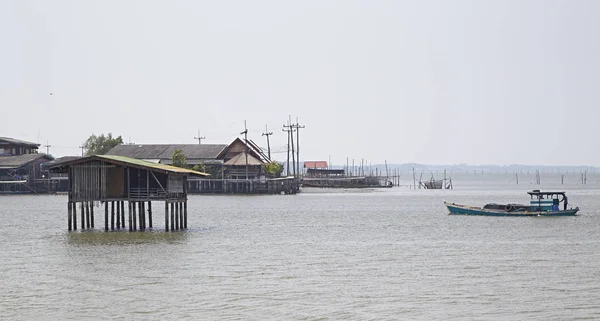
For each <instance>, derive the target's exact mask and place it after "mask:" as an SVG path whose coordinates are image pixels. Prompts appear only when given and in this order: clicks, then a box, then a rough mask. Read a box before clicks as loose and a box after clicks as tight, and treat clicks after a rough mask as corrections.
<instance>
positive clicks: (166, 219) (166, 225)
mask: <svg viewBox="0 0 600 321" xmlns="http://www.w3.org/2000/svg"><path fill="white" fill-rule="evenodd" d="M165 231H167V232H168V231H169V202H167V200H165Z"/></svg>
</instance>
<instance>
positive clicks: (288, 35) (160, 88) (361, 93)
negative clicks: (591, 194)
mask: <svg viewBox="0 0 600 321" xmlns="http://www.w3.org/2000/svg"><path fill="white" fill-rule="evenodd" d="M0 41H1V42H0V43H1V45H2V47H1V48H2V50H0V108H2V110H1V111H2V113H1V114H0V118H1V119H2V121H1V124H2V125H1V127H0V129H1V130H0V136H9V137H14V138H20V139H25V140H31V141H38V142H40V143H42V144H43V145H45V143H46V141H48V142H49V143H50V145H52V147H51V148H50V153H51V154H53V155H54V156H63V155H77V154H79V153H80V149H79V148H78V146H79V145H80V144H81V143H82V142H83V141H84V140H85V139H86V138H87V137H88V136H89V135H90V134H92V133H95V134H100V133H108V132H112V133H113V134H116V135H122V136H123V137H124V138H125V140H126V141H129V139H131V141H132V142H136V143H195V142H197V141H195V140H194V136H197V131H198V130H200V134H201V136H205V137H206V139H205V140H204V141H203V142H204V143H229V142H230V141H231V140H233V139H234V138H235V137H236V136H238V135H239V132H240V131H242V130H243V129H244V120H247V122H248V128H249V132H250V135H249V138H251V139H253V140H255V141H256V142H258V143H260V144H261V145H265V146H266V140H265V139H264V137H263V136H261V133H262V132H263V131H264V128H265V125H268V126H269V130H270V131H272V132H273V133H274V134H273V136H271V138H272V148H273V150H274V151H285V147H284V146H285V144H286V143H287V138H286V135H285V133H284V132H282V130H281V129H282V125H283V124H284V122H285V121H286V120H287V119H288V116H289V115H291V116H292V118H293V119H294V120H295V118H296V117H299V121H300V123H301V124H302V125H305V126H306V128H305V129H303V130H301V132H300V144H301V145H300V147H301V154H302V157H301V158H302V159H303V160H327V159H328V158H329V156H330V155H331V160H332V161H333V162H335V163H342V162H345V159H346V157H350V159H352V158H355V159H357V160H359V161H360V159H361V158H366V159H368V160H369V161H370V162H372V163H377V162H383V161H384V160H387V161H388V162H392V163H401V162H420V163H429V164H454V163H463V162H464V163H468V164H492V163H493V164H512V163H520V164H548V165H559V164H560V165H600V150H599V149H598V148H597V146H598V143H597V138H598V137H599V136H600V135H598V133H599V132H600V126H598V122H599V120H600V111H598V110H597V107H596V106H597V105H598V103H599V102H600V90H599V85H600V61H599V59H600V1H585V0H578V1H567V0H565V1H548V0H543V1H542V0H540V1H523V0H519V1H516V0H515V1H508V0H506V1H481V0H474V1H449V0H444V1H423V0H418V1H417V0H414V1H398V0H397V1H348V0H345V1H323V0H319V1H295V2H292V1H197V0H190V1H173V0H170V1H166V0H165V1H149V0H144V1H127V0H119V1H116V0H115V1H112V0H103V1H83V0H79V1H60V0H57V1H47V0H43V1H26V0H19V1H10V0H0ZM50 93H53V95H50ZM38 135H39V136H38ZM38 137H39V140H38ZM42 148H43V147H42ZM276 155H277V158H279V159H280V160H283V159H284V158H285V156H286V155H285V152H283V153H279V154H276Z"/></svg>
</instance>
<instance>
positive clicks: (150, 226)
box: [148, 201, 152, 228]
mask: <svg viewBox="0 0 600 321" xmlns="http://www.w3.org/2000/svg"><path fill="white" fill-rule="evenodd" d="M148 227H149V228H152V202H151V201H148Z"/></svg>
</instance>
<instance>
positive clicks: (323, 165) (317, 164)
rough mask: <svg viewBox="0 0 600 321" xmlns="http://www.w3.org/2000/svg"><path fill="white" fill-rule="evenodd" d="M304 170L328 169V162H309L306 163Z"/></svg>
mask: <svg viewBox="0 0 600 321" xmlns="http://www.w3.org/2000/svg"><path fill="white" fill-rule="evenodd" d="M304 168H327V162H326V161H307V162H304Z"/></svg>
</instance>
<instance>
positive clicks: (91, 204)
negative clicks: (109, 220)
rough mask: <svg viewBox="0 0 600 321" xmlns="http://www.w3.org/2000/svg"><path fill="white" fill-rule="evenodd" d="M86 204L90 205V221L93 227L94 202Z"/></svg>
mask: <svg viewBox="0 0 600 321" xmlns="http://www.w3.org/2000/svg"><path fill="white" fill-rule="evenodd" d="M88 206H89V207H90V218H91V219H90V223H91V225H92V228H94V202H88Z"/></svg>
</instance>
